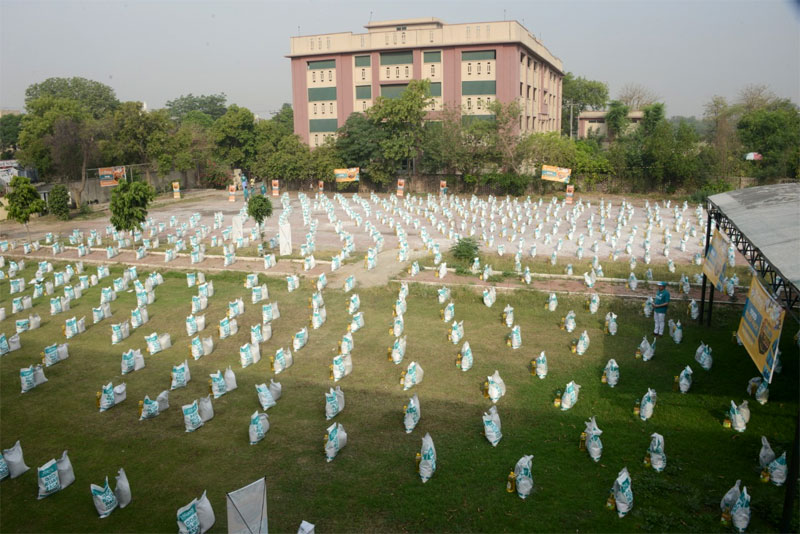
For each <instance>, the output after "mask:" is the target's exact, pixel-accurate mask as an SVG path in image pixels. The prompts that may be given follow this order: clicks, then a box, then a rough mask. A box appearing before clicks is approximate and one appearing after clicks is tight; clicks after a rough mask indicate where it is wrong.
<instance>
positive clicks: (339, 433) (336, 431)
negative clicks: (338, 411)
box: [325, 423, 347, 462]
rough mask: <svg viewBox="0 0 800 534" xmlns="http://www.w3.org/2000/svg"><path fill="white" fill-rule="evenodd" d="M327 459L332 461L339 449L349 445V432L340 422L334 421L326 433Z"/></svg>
mask: <svg viewBox="0 0 800 534" xmlns="http://www.w3.org/2000/svg"><path fill="white" fill-rule="evenodd" d="M325 438H326V439H325V460H326V461H328V462H332V461H333V459H334V458H336V455H337V454H339V451H340V450H342V449H343V448H344V446H345V445H347V432H345V430H344V427H343V426H342V425H341V424H339V423H333V424H332V425H331V426H329V427H328V429H327V432H326V434H325Z"/></svg>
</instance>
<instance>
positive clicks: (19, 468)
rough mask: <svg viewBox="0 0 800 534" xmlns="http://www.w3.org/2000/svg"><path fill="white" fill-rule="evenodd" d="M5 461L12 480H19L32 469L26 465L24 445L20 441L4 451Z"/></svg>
mask: <svg viewBox="0 0 800 534" xmlns="http://www.w3.org/2000/svg"><path fill="white" fill-rule="evenodd" d="M3 460H4V461H5V464H6V466H7V467H8V475H9V477H10V478H17V477H18V476H20V475H21V474H22V473H24V472H26V471H28V470H29V469H30V467H28V466H27V465H25V458H24V455H23V454H22V445H20V442H19V440H17V442H16V443H15V444H14V446H13V447H11V448H10V449H5V450H3Z"/></svg>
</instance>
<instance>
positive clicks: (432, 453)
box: [419, 434, 436, 484]
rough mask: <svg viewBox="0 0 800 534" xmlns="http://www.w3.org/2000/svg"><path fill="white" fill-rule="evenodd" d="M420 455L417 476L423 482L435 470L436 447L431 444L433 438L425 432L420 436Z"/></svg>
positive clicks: (429, 477)
mask: <svg viewBox="0 0 800 534" xmlns="http://www.w3.org/2000/svg"><path fill="white" fill-rule="evenodd" d="M420 456H421V459H420V462H419V478H420V479H421V480H422V483H423V484H424V483H425V482H427V481H428V480H430V479H431V477H432V476H433V474H434V473H435V472H436V447H434V446H433V438H431V435H430V434H425V437H423V438H422V450H421V451H420Z"/></svg>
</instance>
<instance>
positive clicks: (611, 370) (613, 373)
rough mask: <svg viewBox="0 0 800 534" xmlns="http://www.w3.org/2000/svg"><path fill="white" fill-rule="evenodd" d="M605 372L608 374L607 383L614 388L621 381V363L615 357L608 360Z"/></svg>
mask: <svg viewBox="0 0 800 534" xmlns="http://www.w3.org/2000/svg"><path fill="white" fill-rule="evenodd" d="M603 372H604V373H605V374H606V383H607V384H608V385H609V386H610V387H612V388H613V387H614V386H616V385H617V383H618V382H619V365H617V361H616V360H615V359H614V358H611V359H610V360H608V363H606V367H605V369H604V370H603Z"/></svg>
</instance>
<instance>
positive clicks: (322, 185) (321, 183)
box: [317, 180, 325, 193]
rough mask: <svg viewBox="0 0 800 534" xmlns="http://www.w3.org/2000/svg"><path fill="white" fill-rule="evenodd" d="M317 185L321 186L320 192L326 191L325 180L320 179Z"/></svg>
mask: <svg viewBox="0 0 800 534" xmlns="http://www.w3.org/2000/svg"><path fill="white" fill-rule="evenodd" d="M317 187H318V188H319V192H320V193H322V192H323V191H325V182H323V181H322V180H320V181H319V182H318V183H317Z"/></svg>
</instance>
